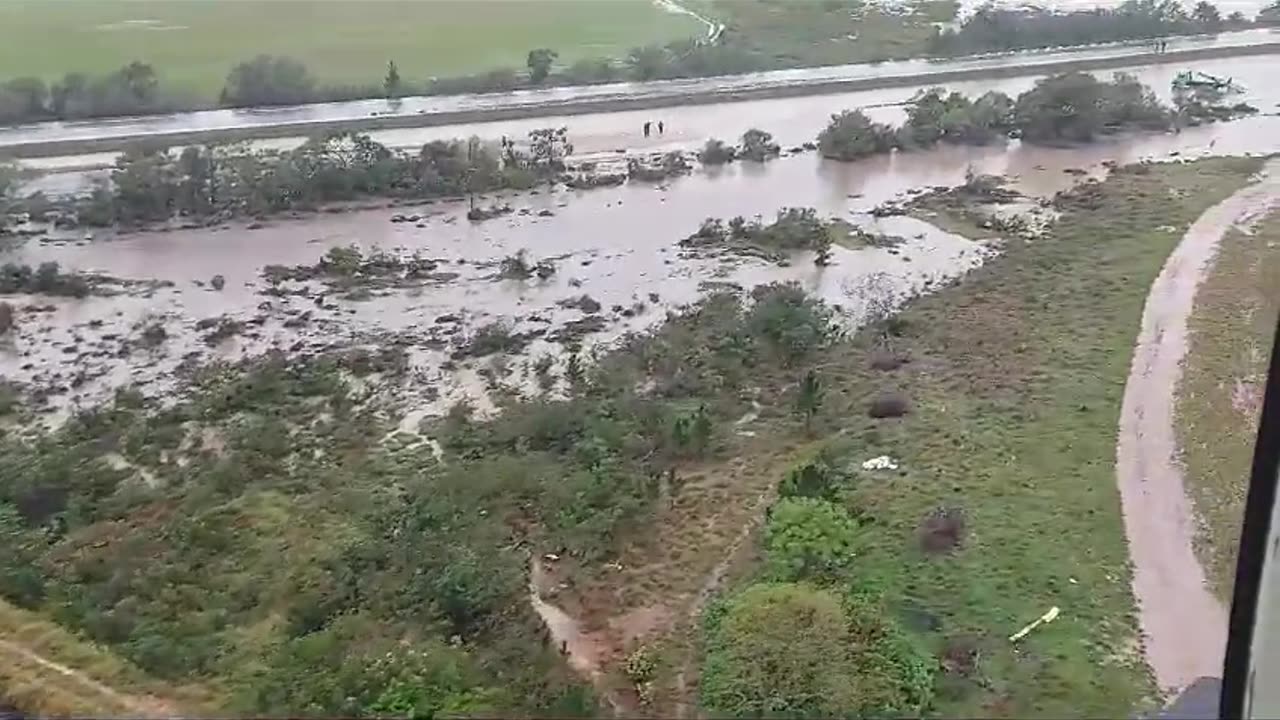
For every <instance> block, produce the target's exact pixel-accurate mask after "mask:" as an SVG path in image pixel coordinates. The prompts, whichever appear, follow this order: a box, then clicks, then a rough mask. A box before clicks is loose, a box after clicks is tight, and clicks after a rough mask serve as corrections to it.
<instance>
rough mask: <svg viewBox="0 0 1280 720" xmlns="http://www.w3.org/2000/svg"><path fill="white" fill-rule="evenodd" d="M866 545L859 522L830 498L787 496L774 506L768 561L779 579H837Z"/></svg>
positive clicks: (767, 541)
mask: <svg viewBox="0 0 1280 720" xmlns="http://www.w3.org/2000/svg"><path fill="white" fill-rule="evenodd" d="M862 547H863V542H862V537H861V533H860V532H859V530H858V525H857V523H855V522H854V520H853V518H851V517H849V514H848V513H846V512H845V511H844V510H843V509H842V508H840V507H837V506H836V505H833V504H831V503H829V502H827V501H826V500H819V499H816V498H784V499H783V500H780V501H778V503H777V504H775V505H774V506H773V507H772V508H771V509H770V513H769V524H768V525H767V526H766V527H765V533H764V548H765V556H766V560H765V563H766V567H767V569H768V573H769V575H770V577H772V578H774V579H775V580H779V581H783V582H793V581H799V580H831V579H835V578H836V577H837V576H839V575H840V574H841V573H843V572H844V571H845V570H846V569H848V568H849V567H850V565H851V564H852V563H853V561H854V559H855V555H856V553H857V552H858V551H859V550H861V548H862Z"/></svg>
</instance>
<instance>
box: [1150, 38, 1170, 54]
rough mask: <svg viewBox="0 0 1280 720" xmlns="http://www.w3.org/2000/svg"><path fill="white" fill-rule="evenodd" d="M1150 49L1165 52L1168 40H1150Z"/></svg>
mask: <svg viewBox="0 0 1280 720" xmlns="http://www.w3.org/2000/svg"><path fill="white" fill-rule="evenodd" d="M1151 49H1152V50H1153V51H1155V52H1157V53H1162V52H1165V51H1166V50H1168V49H1169V41H1168V40H1152V41H1151Z"/></svg>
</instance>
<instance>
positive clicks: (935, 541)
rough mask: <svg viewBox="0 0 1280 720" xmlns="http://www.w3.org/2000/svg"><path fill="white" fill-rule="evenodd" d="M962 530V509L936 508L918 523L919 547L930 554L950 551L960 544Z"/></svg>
mask: <svg viewBox="0 0 1280 720" xmlns="http://www.w3.org/2000/svg"><path fill="white" fill-rule="evenodd" d="M964 532H965V518H964V511H963V510H961V509H959V508H947V507H940V508H936V509H934V510H933V511H932V512H930V513H929V514H928V516H926V517H925V519H924V520H923V521H922V522H921V523H920V547H921V548H923V549H924V551H925V552H927V553H931V554H937V553H945V552H950V551H951V550H954V549H955V548H957V547H959V546H960V543H961V542H962V541H963V540H964Z"/></svg>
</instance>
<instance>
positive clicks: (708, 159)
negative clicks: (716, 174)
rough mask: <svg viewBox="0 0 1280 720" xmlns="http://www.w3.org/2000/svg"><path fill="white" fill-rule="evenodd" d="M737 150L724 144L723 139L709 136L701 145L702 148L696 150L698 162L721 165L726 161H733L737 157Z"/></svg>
mask: <svg viewBox="0 0 1280 720" xmlns="http://www.w3.org/2000/svg"><path fill="white" fill-rule="evenodd" d="M737 155H738V151H737V150H736V149H735V148H733V147H731V146H729V145H725V144H724V141H723V140H720V139H717V138H711V139H710V140H707V144H706V145H703V146H702V150H700V151H699V152H698V162H700V163H702V164H703V165H723V164H725V163H727V162H733V159H734V158H735V157H737Z"/></svg>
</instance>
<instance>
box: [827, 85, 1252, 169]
mask: <svg viewBox="0 0 1280 720" xmlns="http://www.w3.org/2000/svg"><path fill="white" fill-rule="evenodd" d="M1222 101H1223V98H1222V96H1221V95H1217V96H1213V97H1209V96H1207V95H1206V94H1204V93H1199V94H1197V95H1195V96H1194V97H1184V96H1180V99H1179V103H1178V108H1177V109H1173V108H1168V107H1166V106H1164V105H1163V104H1162V103H1161V102H1160V101H1159V100H1158V99H1157V98H1156V96H1155V95H1154V94H1153V93H1152V92H1151V90H1150V89H1149V88H1148V87H1146V86H1145V85H1143V84H1142V83H1140V82H1139V81H1138V80H1137V79H1136V78H1134V77H1133V76H1132V75H1127V74H1125V73H1116V74H1115V75H1114V76H1113V78H1112V79H1111V80H1109V81H1102V80H1098V79H1097V78H1095V77H1094V76H1093V75H1091V74H1089V73H1082V72H1070V73H1063V74H1059V75H1053V76H1050V77H1047V78H1044V79H1042V80H1039V81H1037V82H1036V85H1035V87H1033V88H1031V89H1030V90H1027V91H1026V92H1023V93H1022V94H1020V95H1018V97H1017V98H1016V99H1015V98H1010V97H1009V96H1007V95H1005V94H1004V93H1001V92H996V91H992V92H988V93H986V94H984V95H982V96H981V97H978V98H977V99H970V98H968V97H965V96H964V95H961V94H960V93H956V92H952V93H946V92H945V91H944V90H942V89H940V88H934V89H931V90H927V91H922V92H920V93H917V94H916V96H915V97H914V98H912V100H911V102H910V103H909V104H908V106H907V120H906V122H905V123H904V124H903V125H902V126H901V127H899V128H892V127H890V126H888V125H885V124H883V123H878V122H874V121H873V120H871V119H870V118H869V117H867V115H865V114H864V113H863V112H862V111H860V110H848V111H845V112H843V113H840V114H838V115H833V116H832V117H831V122H830V123H829V124H828V125H827V127H826V128H825V129H824V130H823V131H822V133H821V134H820V135H819V136H818V148H819V150H820V151H821V152H822V154H823V156H825V157H828V158H832V159H836V160H857V159H859V158H862V157H866V156H869V155H875V154H879V153H884V152H888V151H890V150H892V149H895V148H898V149H913V148H928V147H932V146H934V145H936V144H938V143H950V144H961V145H986V144H988V143H991V142H994V141H996V140H998V139H1001V138H1006V137H1020V138H1022V139H1024V140H1026V141H1029V142H1036V143H1044V144H1069V143H1082V142H1089V141H1092V140H1094V139H1095V138H1097V137H1098V136H1100V135H1104V134H1109V133H1116V132H1122V131H1126V130H1149V131H1150V130H1154V131H1165V130H1170V129H1173V128H1175V127H1179V126H1180V125H1184V124H1191V123H1198V122H1204V121H1213V120H1229V119H1232V118H1234V117H1238V116H1239V115H1242V114H1249V113H1251V112H1256V109H1254V108H1251V107H1249V106H1247V105H1243V104H1236V105H1232V106H1227V105H1224V104H1223V103H1222Z"/></svg>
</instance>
